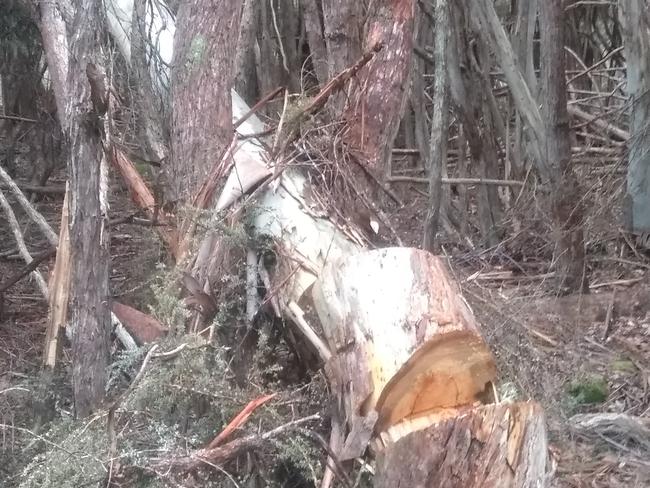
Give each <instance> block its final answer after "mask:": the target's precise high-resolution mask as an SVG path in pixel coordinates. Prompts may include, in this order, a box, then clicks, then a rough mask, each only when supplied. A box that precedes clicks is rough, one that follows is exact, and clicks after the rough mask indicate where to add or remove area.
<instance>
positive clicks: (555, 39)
mask: <svg viewBox="0 0 650 488" xmlns="http://www.w3.org/2000/svg"><path fill="white" fill-rule="evenodd" d="M539 9H540V22H541V53H542V60H541V64H542V93H543V97H544V98H543V100H544V107H545V110H544V119H545V120H544V122H545V132H546V135H547V138H546V140H545V144H544V146H543V148H542V151H543V154H544V156H545V157H546V160H547V166H548V167H549V168H551V180H550V185H551V188H550V191H551V195H550V203H551V205H550V206H551V212H552V217H553V223H554V226H555V232H556V241H555V242H556V249H555V258H556V269H555V272H556V277H557V281H558V286H559V288H560V289H561V290H563V291H564V290H566V291H588V286H587V283H586V280H585V268H584V266H585V250H584V232H583V208H582V204H581V201H580V198H581V195H582V193H581V192H580V190H579V188H580V185H579V182H578V181H577V178H576V176H575V174H574V172H573V168H572V167H571V140H570V137H569V130H570V128H569V114H568V112H567V92H566V78H565V51H564V45H565V44H564V38H565V28H564V8H563V2H562V0H547V1H545V2H540V5H539Z"/></svg>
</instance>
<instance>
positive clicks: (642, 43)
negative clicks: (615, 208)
mask: <svg viewBox="0 0 650 488" xmlns="http://www.w3.org/2000/svg"><path fill="white" fill-rule="evenodd" d="M618 3H619V9H620V20H621V26H622V31H623V41H624V43H625V57H626V61H627V63H626V66H627V92H628V95H629V97H630V101H631V107H632V109H631V111H630V134H631V137H630V142H629V148H630V152H629V160H628V169H627V197H626V200H627V202H626V204H627V208H626V213H627V219H626V220H627V222H625V224H626V226H627V227H628V228H629V229H630V230H631V231H633V232H635V233H639V234H641V233H643V232H650V137H648V132H649V130H650V122H649V121H650V34H648V29H649V28H650V25H648V23H647V20H646V19H647V18H648V17H647V11H648V8H650V5H648V1H647V0H620V1H619V2H618ZM644 13H645V14H646V15H644Z"/></svg>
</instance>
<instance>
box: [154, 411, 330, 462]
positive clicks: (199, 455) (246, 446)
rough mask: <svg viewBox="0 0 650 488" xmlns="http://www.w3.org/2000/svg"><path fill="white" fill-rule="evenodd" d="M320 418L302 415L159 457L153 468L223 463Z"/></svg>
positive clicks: (318, 416) (316, 415)
mask: <svg viewBox="0 0 650 488" xmlns="http://www.w3.org/2000/svg"><path fill="white" fill-rule="evenodd" d="M320 418H321V417H320V415H318V414H314V415H310V416H308V417H303V418H301V419H297V420H293V421H291V422H288V423H286V424H284V425H281V426H279V427H276V428H275V429H273V430H270V431H268V432H265V433H263V434H252V435H248V436H246V437H242V438H239V439H235V440H233V441H230V442H228V443H227V444H223V445H222V446H217V447H214V448H206V449H197V450H196V451H194V452H192V453H191V454H190V455H189V456H180V457H168V458H165V459H161V460H158V461H157V462H156V463H155V464H154V466H153V469H154V470H156V471H159V470H163V471H166V470H169V469H171V470H175V471H181V472H187V471H192V470H195V469H197V468H200V467H203V466H206V465H209V464H210V463H213V464H223V463H226V462H227V461H230V460H232V459H235V458H236V457H237V456H239V455H241V454H243V453H245V452H247V451H251V450H254V449H258V448H261V447H262V446H264V445H265V444H266V443H267V442H268V441H269V440H271V439H273V438H275V437H277V436H279V435H280V434H283V433H285V432H287V431H291V430H294V429H297V428H298V427H300V426H302V425H303V424H306V423H309V422H312V421H316V420H320Z"/></svg>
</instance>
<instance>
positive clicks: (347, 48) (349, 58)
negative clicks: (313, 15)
mask: <svg viewBox="0 0 650 488" xmlns="http://www.w3.org/2000/svg"><path fill="white" fill-rule="evenodd" d="M362 6H363V5H362V2H359V1H357V0H323V28H324V33H325V48H326V51H327V72H328V76H329V79H330V80H331V79H332V78H333V77H334V76H336V74H337V73H340V72H341V71H343V70H344V69H345V68H347V67H348V66H351V65H352V64H353V63H354V62H355V61H356V60H357V59H359V57H360V56H361V51H362V41H361V39H362V29H363V16H362ZM344 104H345V95H344V94H341V95H338V96H336V97H333V98H332V99H331V100H330V105H329V107H330V111H331V112H332V116H333V118H334V119H335V120H336V119H338V117H340V115H341V113H342V111H343V106H344Z"/></svg>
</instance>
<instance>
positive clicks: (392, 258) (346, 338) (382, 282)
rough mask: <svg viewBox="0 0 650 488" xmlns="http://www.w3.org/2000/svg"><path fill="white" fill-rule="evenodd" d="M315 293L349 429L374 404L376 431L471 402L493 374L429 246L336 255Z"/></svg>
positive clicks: (466, 312) (464, 307) (467, 311)
mask: <svg viewBox="0 0 650 488" xmlns="http://www.w3.org/2000/svg"><path fill="white" fill-rule="evenodd" d="M312 296H313V300H314V305H315V309H316V311H317V313H318V315H319V317H320V319H321V323H322V325H323V332H324V335H325V338H326V339H327V342H328V343H329V348H330V351H331V352H332V354H333V357H332V358H331V360H330V361H329V362H328V365H327V370H328V372H329V373H328V375H329V377H330V382H331V383H332V385H333V389H334V391H335V394H336V395H337V396H338V397H339V398H340V400H341V401H342V404H343V407H344V410H345V412H344V414H345V417H346V420H347V422H348V427H349V428H350V430H351V431H352V430H354V425H352V424H354V423H355V422H358V420H355V419H357V418H358V417H361V418H363V417H365V416H367V415H369V414H371V413H372V412H373V411H374V410H377V413H378V421H377V425H376V426H375V431H377V430H384V429H386V428H388V427H389V426H391V425H394V424H395V423H397V422H399V421H400V420H403V419H405V418H408V417H410V416H413V415H418V414H421V413H422V412H425V411H428V410H430V409H434V408H441V407H453V406H460V405H466V404H471V403H472V402H473V401H475V400H476V399H478V398H479V397H481V396H483V395H484V393H483V392H484V390H485V389H486V388H488V387H489V384H490V382H491V381H492V380H493V379H494V378H495V374H496V368H495V365H494V360H493V358H492V355H491V353H490V352H489V349H488V347H487V345H485V343H484V342H483V340H482V339H481V336H480V333H479V331H478V326H477V324H476V321H475V319H474V317H473V315H472V312H471V311H470V309H469V307H468V306H467V304H466V302H465V301H464V300H463V299H462V298H461V296H460V292H459V290H458V289H457V287H456V286H455V285H454V283H453V281H452V280H451V279H450V278H449V275H448V273H447V270H446V268H445V265H444V264H443V262H442V261H441V260H440V259H439V258H437V257H435V256H433V255H431V254H429V253H427V252H425V251H421V250H418V249H409V248H388V249H381V250H377V251H369V252H362V253H359V254H356V255H353V256H348V257H346V258H345V259H342V260H340V261H333V262H330V263H329V264H327V265H326V266H325V267H324V269H323V271H322V273H321V275H320V277H319V279H318V280H317V281H316V283H315V284H314V287H313V291H312ZM449 388H453V392H452V391H450V390H449Z"/></svg>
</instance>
